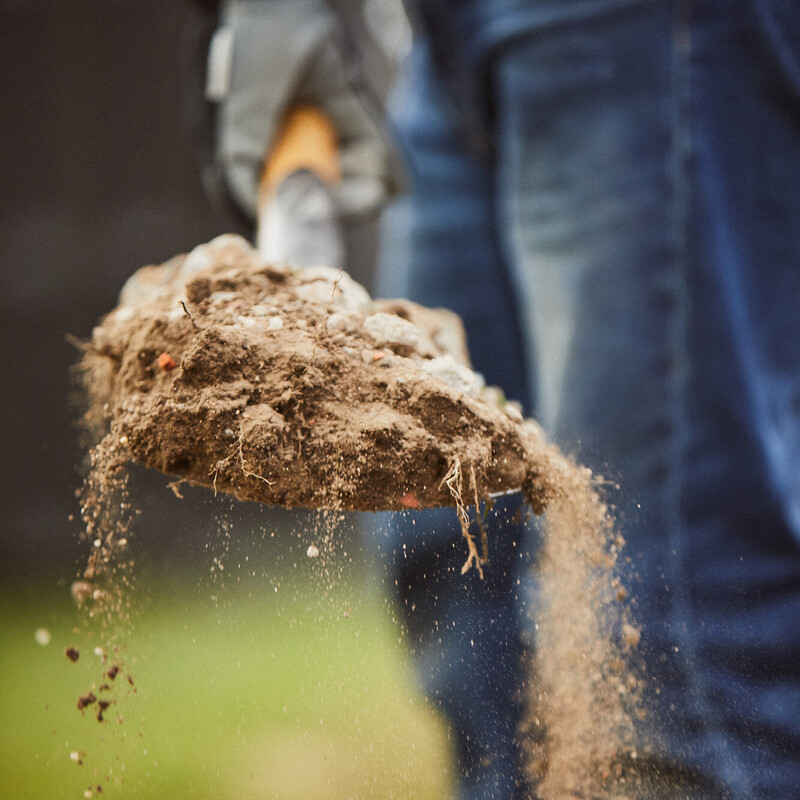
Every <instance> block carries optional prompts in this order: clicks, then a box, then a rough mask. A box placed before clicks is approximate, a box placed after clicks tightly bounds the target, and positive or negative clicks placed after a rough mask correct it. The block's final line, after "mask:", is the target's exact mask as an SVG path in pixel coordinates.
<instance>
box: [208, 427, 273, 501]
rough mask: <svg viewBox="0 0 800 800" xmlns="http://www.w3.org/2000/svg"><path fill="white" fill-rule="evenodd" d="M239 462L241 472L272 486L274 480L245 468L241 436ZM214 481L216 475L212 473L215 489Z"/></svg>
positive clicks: (215, 480)
mask: <svg viewBox="0 0 800 800" xmlns="http://www.w3.org/2000/svg"><path fill="white" fill-rule="evenodd" d="M239 462H240V464H241V465H242V472H243V473H244V474H245V475H248V476H249V477H251V478H258V479H259V480H260V481H264V483H266V484H267V486H272V484H273V482H274V481H271V480H268V479H267V478H265V477H264V476H263V475H259V474H258V473H257V472H251V471H250V470H249V469H247V467H246V466H245V463H244V452H243V451H242V438H241V436H240V437H239ZM216 482H217V476H216V475H214V484H215V489H216Z"/></svg>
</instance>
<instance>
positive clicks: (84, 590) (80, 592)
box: [69, 581, 94, 606]
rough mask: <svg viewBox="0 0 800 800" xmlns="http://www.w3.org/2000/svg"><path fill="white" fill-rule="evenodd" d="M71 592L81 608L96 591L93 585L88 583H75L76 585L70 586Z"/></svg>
mask: <svg viewBox="0 0 800 800" xmlns="http://www.w3.org/2000/svg"><path fill="white" fill-rule="evenodd" d="M69 590H70V593H71V594H72V599H73V600H74V601H75V602H76V603H77V604H78V605H79V606H82V605H83V604H84V603H85V602H86V601H87V600H88V599H89V598H90V597H91V596H92V592H93V591H94V589H93V587H92V584H91V583H87V582H86V581H75V583H73V584H72V586H70V589H69Z"/></svg>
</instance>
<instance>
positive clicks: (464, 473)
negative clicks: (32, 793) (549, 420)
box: [73, 236, 638, 798]
mask: <svg viewBox="0 0 800 800" xmlns="http://www.w3.org/2000/svg"><path fill="white" fill-rule="evenodd" d="M120 299H121V302H120V305H119V306H118V307H117V308H116V309H114V310H113V311H112V312H111V313H110V314H108V315H107V316H106V317H105V319H104V320H103V321H102V322H101V324H100V325H99V326H98V327H97V328H96V329H95V330H94V332H93V335H92V340H91V342H89V343H87V344H86V346H85V350H84V356H83V360H82V364H81V366H82V374H83V376H84V382H85V386H86V390H87V394H88V397H89V401H90V404H89V411H88V412H87V415H86V422H87V426H88V427H89V428H90V429H91V430H92V431H94V434H95V439H96V441H97V444H96V445H95V447H94V448H93V450H92V452H91V456H90V470H89V473H88V477H87V479H86V483H85V486H84V490H83V496H82V513H83V519H84V523H85V526H86V538H87V540H88V541H89V542H90V543H91V547H92V554H91V557H90V561H89V564H88V566H87V568H86V570H85V571H84V574H83V575H82V576H81V580H79V581H78V582H76V584H75V585H74V586H73V594H74V595H75V597H76V600H79V602H81V603H83V604H85V605H86V606H87V607H89V608H90V609H91V611H90V612H89V613H91V614H96V615H97V616H99V617H100V618H101V619H102V621H103V625H104V626H111V625H113V619H114V617H115V615H116V616H119V615H121V614H122V613H124V604H125V600H124V597H125V590H126V586H127V584H128V582H129V580H130V564H129V561H128V560H127V558H126V548H127V540H128V536H129V535H130V530H129V528H130V518H131V510H130V507H129V504H128V502H127V499H126V492H125V488H126V474H125V465H126V464H127V463H129V462H138V463H141V464H144V465H146V466H148V467H152V468H154V469H157V470H160V471H162V472H164V473H167V474H170V475H173V476H175V478H176V480H175V482H174V483H173V484H172V487H173V490H174V491H175V492H176V493H177V494H180V484H181V483H182V482H190V483H193V484H200V485H203V486H207V487H209V488H210V489H212V490H213V491H215V492H220V491H221V492H226V493H229V494H231V495H233V496H234V497H236V498H238V499H241V500H257V501H260V502H263V503H269V504H279V505H283V506H287V507H308V508H317V509H331V510H333V511H334V512H337V513H338V512H341V511H347V510H360V511H377V510H406V509H415V508H424V507H432V506H442V505H453V506H455V507H456V510H455V512H454V513H456V514H457V515H458V519H459V521H460V523H461V527H462V532H463V533H464V537H465V541H466V551H467V552H466V561H465V563H464V570H465V571H466V570H467V569H470V568H473V567H474V568H476V569H477V570H478V571H479V572H481V574H482V570H483V568H484V566H485V560H486V559H485V557H486V548H487V547H488V548H490V547H491V542H490V541H488V540H487V537H486V533H485V531H482V529H481V526H480V513H479V510H480V505H481V503H482V502H489V497H490V495H491V494H494V493H497V492H507V491H512V490H521V491H522V493H523V496H524V497H525V499H526V501H527V503H528V504H529V505H530V507H531V508H532V509H533V511H534V512H535V513H536V514H542V512H544V511H545V509H547V515H546V520H547V521H546V526H545V527H546V531H547V532H546V536H545V545H544V550H543V552H542V554H541V558H540V559H539V562H538V566H537V572H538V578H537V579H538V583H539V586H540V592H541V597H542V610H541V613H540V616H539V619H538V625H537V628H538V632H537V641H536V647H535V650H536V653H537V656H536V663H535V666H534V671H535V675H536V679H535V680H532V681H531V682H530V686H529V688H528V690H527V693H528V699H529V701H530V702H529V704H528V705H529V712H530V713H529V719H528V721H527V732H526V734H525V735H530V738H531V740H532V742H533V743H532V744H531V746H530V753H531V765H530V773H531V777H532V779H533V780H534V782H535V783H537V784H538V791H539V793H540V795H541V796H542V797H544V798H565V797H592V796H603V797H607V796H612V797H624V796H625V789H626V787H625V786H624V785H622V784H623V783H624V781H625V780H626V779H625V778H624V777H623V776H621V770H620V768H619V767H618V766H617V765H618V762H619V760H620V759H621V758H624V757H627V758H635V751H634V749H633V726H632V721H631V720H632V714H633V713H634V712H635V709H636V707H637V702H638V701H637V697H638V681H637V680H636V678H635V677H633V676H632V675H631V673H630V671H629V670H628V669H627V666H626V663H627V662H626V653H627V652H628V651H630V650H631V649H633V648H634V647H635V645H636V643H637V642H638V630H637V629H636V628H635V626H634V625H633V624H632V623H630V622H629V621H628V620H627V619H626V617H625V611H624V603H623V601H624V600H625V597H626V592H625V590H624V587H623V586H622V584H621V582H620V579H619V577H618V575H617V558H618V555H619V550H620V547H621V546H622V541H621V539H620V538H619V537H618V536H617V535H616V534H615V533H614V530H613V526H612V525H611V522H610V520H609V516H608V513H607V509H606V507H605V505H604V504H603V503H602V502H601V500H600V499H599V497H598V494H597V492H596V491H595V480H594V478H593V477H592V475H591V473H589V472H588V471H587V470H585V469H581V468H579V467H576V466H574V465H573V464H571V463H570V462H569V461H568V460H567V459H566V458H564V457H563V456H562V455H561V454H560V453H559V452H558V450H557V449H556V448H554V447H553V446H551V445H549V444H548V443H547V442H546V440H545V437H544V435H543V434H542V431H541V429H540V428H539V426H538V425H537V424H536V423H535V422H533V421H532V420H525V419H523V418H522V415H521V413H520V411H519V408H518V406H516V405H515V404H514V403H510V402H508V401H506V399H505V398H504V397H503V395H502V393H501V392H500V391H499V390H497V389H495V388H493V387H486V386H485V385H484V384H483V381H482V379H481V378H480V376H478V375H476V373H474V372H473V371H472V370H471V369H470V367H469V360H468V355H467V351H466V345H465V340H464V334H463V329H462V326H461V323H460V321H459V320H458V318H457V317H456V316H455V315H453V314H452V313H450V312H446V311H443V310H431V309H426V308H423V307H422V306H419V305H416V304H414V303H410V302H408V301H402V300H395V301H375V300H372V299H371V298H370V297H369V295H368V294H367V293H366V291H365V290H364V289H363V288H362V287H361V286H359V285H358V284H357V283H355V282H354V281H353V280H352V279H351V278H350V277H349V276H348V275H347V274H346V273H343V272H341V271H339V272H337V271H335V270H331V269H329V268H325V267H317V268H307V269H303V270H291V269H289V268H286V267H282V266H275V265H270V264H265V263H262V262H261V261H260V260H259V258H258V256H257V254H256V252H255V251H254V250H253V248H252V247H251V246H250V245H249V244H247V243H246V242H245V241H244V240H243V239H241V238H239V237H236V236H223V237H219V238H218V239H215V240H214V241H212V242H209V243H208V244H206V245H201V246H200V247H198V248H196V249H195V250H194V251H192V252H191V253H190V254H188V255H183V256H178V257H176V258H174V259H172V260H171V261H169V262H167V263H166V264H163V265H161V266H151V267H145V268H143V269H142V270H139V272H137V273H136V274H135V275H134V276H133V277H132V278H131V280H130V281H129V282H128V284H127V285H126V286H125V288H124V289H123V292H122V295H121V298H120ZM469 506H474V507H475V511H474V512H473V513H472V515H471V513H470V509H469ZM476 529H477V530H476ZM314 550H316V548H315V547H314ZM317 553H318V551H317ZM315 555H316V553H314V552H313V550H312V548H311V547H310V548H309V556H312V557H313V556H315ZM487 568H490V565H489V567H487ZM114 669H119V667H115V668H114ZM115 675H116V672H115ZM106 677H107V678H111V679H112V680H113V677H112V676H111V674H110V671H109V672H108V673H106ZM95 699H96V698H95ZM81 704H82V708H86V707H88V706H89V705H92V706H94V700H89V696H88V695H87V696H84V697H83V698H81V701H80V703H79V705H81ZM97 707H98V709H99V713H98V719H103V712H105V711H106V710H107V706H106V707H103V708H100V706H99V702H98V705H97ZM632 753H633V755H631V754H632ZM612 786H613V787H615V788H613V791H612V788H611V787H612ZM609 792H610V794H609Z"/></svg>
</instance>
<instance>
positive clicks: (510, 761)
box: [374, 46, 527, 800]
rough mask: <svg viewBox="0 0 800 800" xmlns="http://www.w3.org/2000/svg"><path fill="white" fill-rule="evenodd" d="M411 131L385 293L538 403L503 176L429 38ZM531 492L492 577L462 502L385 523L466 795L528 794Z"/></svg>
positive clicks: (496, 378)
mask: <svg viewBox="0 0 800 800" xmlns="http://www.w3.org/2000/svg"><path fill="white" fill-rule="evenodd" d="M398 97H399V98H402V99H401V100H400V103H401V106H402V107H401V108H399V109H397V117H398V133H399V135H400V140H401V143H403V144H404V145H405V146H406V148H407V150H408V155H409V158H408V162H409V166H410V168H411V172H412V179H413V187H412V191H411V193H410V196H409V197H408V198H406V199H405V200H403V201H401V202H400V203H398V204H397V205H396V206H395V207H394V208H392V209H391V210H390V211H389V212H388V215H387V220H386V223H387V224H386V226H385V227H386V231H385V236H384V241H383V256H382V264H381V271H380V275H379V281H378V291H377V293H378V294H380V295H389V296H407V297H410V298H411V299H413V300H416V301H418V302H422V303H425V304H427V305H433V306H446V307H448V308H450V309H452V310H454V311H456V312H457V313H459V314H460V315H461V317H462V319H463V320H464V323H465V327H466V330H467V336H468V340H469V344H470V352H471V356H472V360H473V364H474V366H475V368H476V369H477V370H478V371H480V372H481V373H483V375H484V376H485V377H486V379H487V381H488V382H489V383H491V384H497V385H500V386H502V387H503V389H504V391H505V393H506V395H507V396H509V397H511V398H514V399H517V400H519V401H520V402H523V403H524V404H526V405H527V402H526V400H527V398H526V388H527V381H526V376H525V369H524V360H523V358H522V355H521V352H522V350H521V343H520V342H521V335H520V329H519V326H518V324H517V321H516V310H515V306H514V302H513V299H512V297H511V289H510V284H509V281H508V277H507V275H506V272H505V267H504V262H503V259H502V257H501V255H500V252H499V249H498V246H497V240H496V234H495V230H496V227H495V226H494V224H493V220H492V208H493V202H492V187H491V176H490V173H489V171H488V170H487V169H486V167H485V166H484V165H481V164H479V163H478V162H477V161H476V160H475V159H472V158H470V157H468V156H467V154H466V153H465V152H464V151H463V148H462V146H461V144H460V142H459V139H458V136H457V135H456V133H455V128H454V126H453V124H452V119H451V118H450V117H449V113H450V112H449V110H448V109H447V108H446V107H445V104H444V103H443V101H442V97H441V95H440V92H439V87H438V86H437V85H436V83H435V82H434V81H433V80H432V74H431V71H430V69H429V64H428V53H427V51H426V49H425V47H424V46H421V47H418V48H417V50H416V51H415V53H414V56H413V58H412V59H411V62H410V63H409V65H408V70H407V73H406V75H405V77H404V85H403V87H401V90H400V92H399V95H398ZM520 503H521V500H520V499H519V498H517V499H516V500H514V499H504V500H503V501H501V502H498V504H497V506H496V509H495V511H494V512H493V513H492V515H491V516H490V518H489V520H488V526H489V537H490V538H489V563H488V564H487V565H486V566H485V568H484V570H485V580H483V581H481V580H480V579H479V578H478V576H477V573H476V572H475V570H472V571H471V572H470V573H468V574H467V575H464V576H462V575H461V566H462V564H463V563H464V561H465V558H466V549H465V544H464V541H463V539H462V536H461V531H460V528H459V525H458V521H457V519H456V515H455V511H454V510H453V509H440V510H433V511H421V512H413V513H408V514H405V515H392V516H388V517H384V524H382V525H377V526H374V531H375V533H374V536H375V541H376V544H377V546H378V549H379V550H380V551H382V555H383V557H384V558H383V563H384V564H386V568H387V572H388V577H389V585H390V588H391V589H392V590H393V591H394V592H395V594H396V597H397V600H398V603H399V609H400V612H401V614H402V620H403V623H404V627H405V629H406V632H407V636H408V642H409V645H410V647H411V650H412V653H413V655H414V658H415V662H416V667H417V673H418V675H419V678H420V681H421V683H422V686H423V688H424V690H425V692H426V694H427V695H428V697H429V698H430V700H431V702H432V703H433V705H434V706H435V707H437V708H439V709H440V710H441V711H442V712H443V713H444V714H445V716H446V719H447V721H448V723H449V725H450V730H451V736H452V739H453V742H454V745H455V753H456V757H457V763H456V775H457V779H458V784H459V798H461V800H489V798H492V799H493V800H510V798H514V797H523V796H524V794H523V785H522V784H523V782H522V777H521V771H520V765H521V758H520V753H519V744H518V740H517V735H516V733H517V726H518V724H519V721H520V711H521V708H520V704H519V694H520V687H521V684H522V682H523V680H524V665H523V663H522V644H521V627H522V623H521V619H522V615H523V613H524V610H525V609H524V603H523V602H522V599H521V597H520V576H521V575H522V574H523V573H524V572H525V563H526V559H525V557H524V556H525V548H524V535H525V534H524V531H523V529H522V526H521V525H520V524H519V523H515V522H512V521H510V518H511V516H512V515H513V513H514V512H515V511H516V510H517V508H518V507H519V505H520Z"/></svg>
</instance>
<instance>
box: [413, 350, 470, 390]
mask: <svg viewBox="0 0 800 800" xmlns="http://www.w3.org/2000/svg"><path fill="white" fill-rule="evenodd" d="M421 366H422V369H423V370H425V372H427V373H428V374H429V375H432V376H433V377H434V378H438V379H439V380H441V381H444V382H445V383H446V384H448V386H451V387H452V388H453V389H456V390H457V391H459V392H464V394H468V395H470V397H478V396H479V395H480V393H481V389H483V386H484V381H483V378H482V377H481V376H480V375H478V374H477V373H475V372H473V371H472V370H471V369H469V368H467V367H465V366H462V365H461V364H458V363H457V362H456V360H455V359H454V358H453V356H451V355H449V354H448V355H446V356H439V357H438V358H432V359H431V360H430V361H425V362H423V363H422V365H421Z"/></svg>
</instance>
